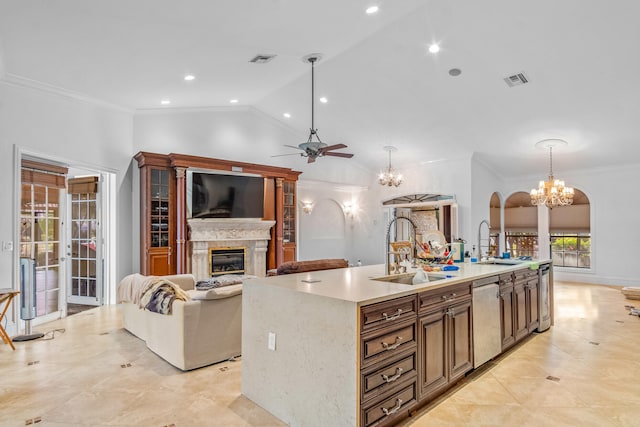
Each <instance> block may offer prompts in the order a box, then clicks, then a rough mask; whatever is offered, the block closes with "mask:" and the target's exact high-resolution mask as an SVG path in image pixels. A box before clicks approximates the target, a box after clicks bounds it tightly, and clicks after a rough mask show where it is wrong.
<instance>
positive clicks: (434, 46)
mask: <svg viewBox="0 0 640 427" xmlns="http://www.w3.org/2000/svg"><path fill="white" fill-rule="evenodd" d="M429 52H431V53H438V52H440V46H438V45H437V44H436V43H433V44H431V46H429Z"/></svg>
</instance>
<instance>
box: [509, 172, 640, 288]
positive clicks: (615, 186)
mask: <svg viewBox="0 0 640 427" xmlns="http://www.w3.org/2000/svg"><path fill="white" fill-rule="evenodd" d="M556 175H558V178H560V179H563V180H564V181H565V182H566V183H567V185H569V186H572V187H574V188H578V189H580V190H581V191H583V192H584V193H585V194H586V195H587V197H588V198H589V202H590V204H591V266H592V268H591V270H590V271H584V270H582V269H568V268H556V269H555V278H556V279H557V280H569V281H579V282H587V283H601V284H611V285H619V286H640V276H639V275H638V271H637V266H636V264H637V260H636V254H635V248H636V247H637V242H638V241H640V227H638V226H637V225H636V224H637V222H638V215H637V213H638V212H639V211H640V199H639V198H638V197H635V194H636V192H635V187H636V186H637V185H638V183H639V182H640V164H637V165H632V166H620V167H617V168H603V169H593V170H576V171H566V172H565V171H562V172H558V173H556ZM539 178H540V177H529V178H521V179H515V180H512V182H511V186H512V187H513V188H517V189H518V190H521V191H528V190H530V188H532V187H534V186H536V185H535V183H536V182H537V179H539Z"/></svg>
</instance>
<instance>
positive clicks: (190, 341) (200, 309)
mask: <svg viewBox="0 0 640 427" xmlns="http://www.w3.org/2000/svg"><path fill="white" fill-rule="evenodd" d="M148 278H149V277H148V276H143V275H141V274H132V275H129V276H127V277H125V278H124V279H122V281H121V282H120V285H118V286H119V289H118V300H119V302H121V304H120V305H121V307H122V315H123V320H124V328H125V329H126V330H128V331H129V332H131V333H132V334H133V335H135V336H137V337H138V338H140V339H142V340H144V341H145V342H146V344H147V347H148V348H149V349H150V350H151V351H153V352H154V353H156V354H157V355H158V356H160V357H162V358H163V359H164V360H166V361H167V362H169V363H171V364H172V365H173V366H175V367H177V368H179V369H182V370H183V371H187V370H190V369H195V368H200V367H202V366H206V365H211V364H213V363H217V362H221V361H224V360H227V359H230V358H232V357H234V356H239V355H240V354H241V342H242V285H241V284H238V285H230V286H223V287H219V288H214V289H209V290H207V291H199V290H195V289H194V288H195V283H196V281H195V277H194V276H193V275H191V274H178V275H174V276H163V277H162V278H163V279H167V280H169V281H171V282H172V283H175V284H176V285H178V286H180V287H181V288H182V289H183V290H185V291H186V293H187V294H188V296H189V300H187V301H181V300H175V301H174V302H173V305H172V313H171V314H170V315H166V314H159V313H154V312H151V311H148V310H144V309H141V308H139V307H138V304H137V302H133V301H131V299H132V298H126V297H124V298H122V297H121V292H120V287H121V286H130V287H131V286H133V287H134V288H135V287H136V286H139V285H140V284H141V283H142V282H143V281H145V280H147V279H148Z"/></svg>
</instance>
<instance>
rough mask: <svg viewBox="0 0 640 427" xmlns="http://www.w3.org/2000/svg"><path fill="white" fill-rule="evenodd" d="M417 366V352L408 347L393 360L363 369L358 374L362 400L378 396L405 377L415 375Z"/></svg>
mask: <svg viewBox="0 0 640 427" xmlns="http://www.w3.org/2000/svg"><path fill="white" fill-rule="evenodd" d="M417 366H418V360H417V352H416V350H415V349H410V350H408V351H405V352H404V353H403V354H400V355H398V357H395V358H394V359H393V360H390V361H385V362H384V363H378V364H376V365H373V366H371V367H370V368H368V369H366V370H363V371H362V374H361V376H360V378H361V379H360V383H361V389H362V402H365V401H367V400H369V399H372V398H374V397H375V396H379V395H380V394H382V393H384V392H386V391H388V390H389V389H391V388H393V387H395V386H396V385H397V384H398V383H400V382H403V381H405V380H406V379H407V378H413V377H415V376H416V375H417V369H418V368H417Z"/></svg>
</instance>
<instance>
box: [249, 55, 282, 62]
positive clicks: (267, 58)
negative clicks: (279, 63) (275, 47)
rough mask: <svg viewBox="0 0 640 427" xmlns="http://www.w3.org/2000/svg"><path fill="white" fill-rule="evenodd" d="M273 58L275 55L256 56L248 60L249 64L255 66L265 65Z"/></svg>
mask: <svg viewBox="0 0 640 427" xmlns="http://www.w3.org/2000/svg"><path fill="white" fill-rule="evenodd" d="M275 57H276V55H256V56H254V57H253V58H252V59H250V60H249V62H253V63H255V64H266V63H267V62H269V61H271V60H272V59H273V58H275Z"/></svg>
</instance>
